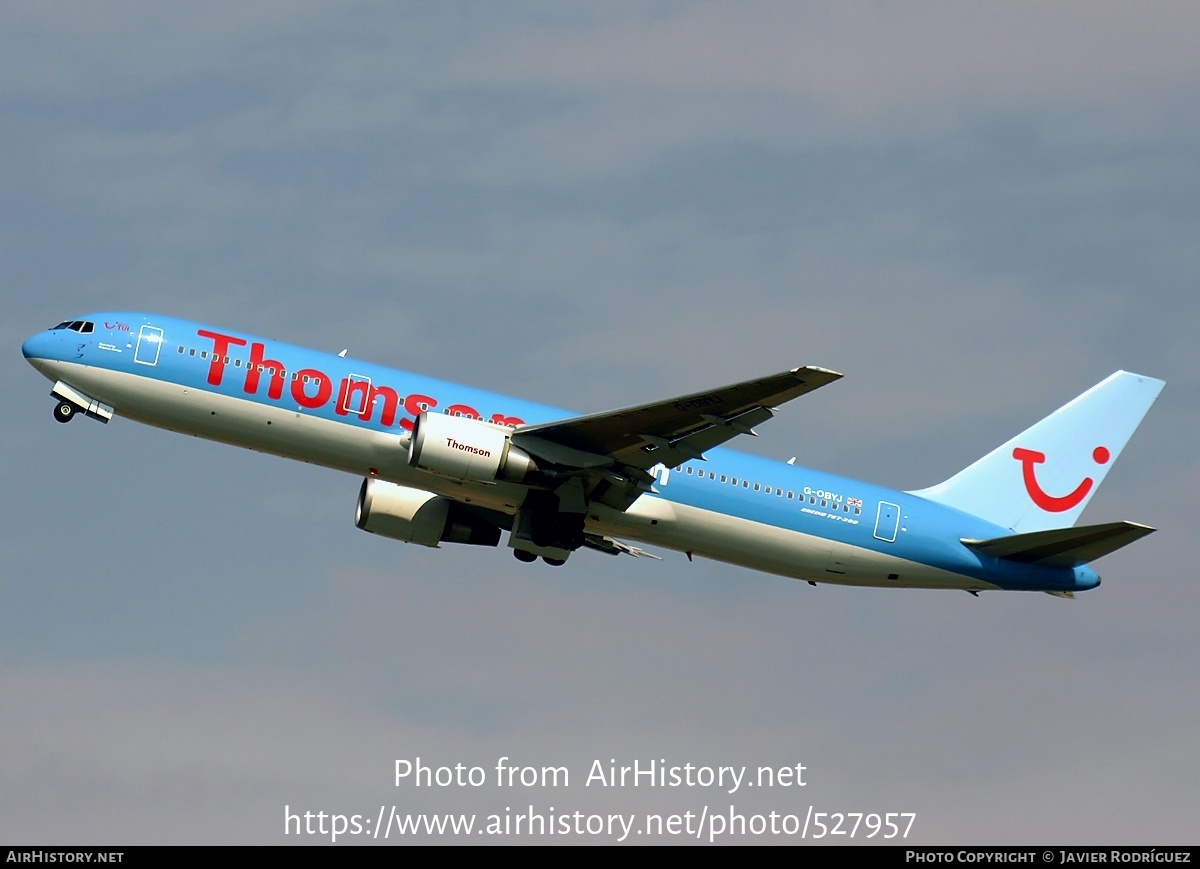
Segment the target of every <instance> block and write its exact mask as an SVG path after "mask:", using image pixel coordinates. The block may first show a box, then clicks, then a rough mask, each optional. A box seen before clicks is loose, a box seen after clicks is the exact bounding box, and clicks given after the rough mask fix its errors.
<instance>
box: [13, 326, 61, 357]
mask: <svg viewBox="0 0 1200 869" xmlns="http://www.w3.org/2000/svg"><path fill="white" fill-rule="evenodd" d="M54 344H55V338H54V335H52V334H51V333H50V332H38V333H37V334H36V335H34V336H33V337H32V338H30V339H29V340H27V341H26V342H25V343H24V344H22V345H21V353H22V354H24V356H25V358H26V359H48V358H51V356H52V355H53V354H52V352H51V349H52V348H53V346H54Z"/></svg>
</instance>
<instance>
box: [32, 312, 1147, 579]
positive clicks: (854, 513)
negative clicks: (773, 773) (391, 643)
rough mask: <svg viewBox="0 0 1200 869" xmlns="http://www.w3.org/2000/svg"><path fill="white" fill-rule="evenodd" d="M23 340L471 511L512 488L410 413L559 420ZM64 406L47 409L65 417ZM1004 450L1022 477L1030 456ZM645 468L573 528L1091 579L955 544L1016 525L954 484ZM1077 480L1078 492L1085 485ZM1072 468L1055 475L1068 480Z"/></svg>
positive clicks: (756, 553)
mask: <svg viewBox="0 0 1200 869" xmlns="http://www.w3.org/2000/svg"><path fill="white" fill-rule="evenodd" d="M23 352H24V355H25V358H26V359H27V360H28V361H29V362H30V364H31V365H33V367H34V368H36V369H37V370H38V371H39V372H41V373H42V374H43V375H44V376H46V377H47V378H48V379H50V380H51V381H53V382H55V384H56V386H55V392H54V395H55V396H56V397H57V398H59V399H60V400H62V401H63V402H64V403H66V404H68V405H70V408H74V409H76V410H82V411H84V412H86V413H89V414H90V415H92V416H97V417H99V418H102V419H105V418H107V417H108V416H111V415H113V414H116V415H119V416H124V417H128V418H130V419H134V420H137V421H139V422H143V423H146V424H149V425H153V426H157V427H160V428H165V429H169V430H172V431H178V432H183V433H187V434H191V435H196V436H199V437H204V438H208V439H212V440H216V441H221V442H224V443H229V444H234V445H237V446H241V447H246V448H249V449H253V450H258V451H261V452H265V453H272V454H275V455H278V456H283V457H286V458H290V459H297V460H301V461H305V462H310V463H314V464H319V465H324V466H326V467H330V468H335V469H337V470H341V471H346V472H348V473H351V474H355V475H358V476H360V477H364V478H368V479H372V478H374V479H379V480H383V481H387V482H390V483H395V484H399V485H400V486H404V487H410V488H412V489H415V490H421V491H423V492H432V493H435V494H436V495H439V496H442V497H443V498H446V499H449V500H450V501H452V502H454V503H456V504H459V505H463V506H465V507H467V508H469V509H473V510H478V511H480V514H481V515H487V516H497V517H512V516H514V515H515V514H516V513H517V511H518V510H519V509H520V508H521V505H522V502H523V500H524V499H525V497H526V495H527V492H528V488H529V487H528V486H527V485H525V484H523V483H515V482H505V481H503V480H499V481H488V482H480V481H473V480H462V479H454V478H452V477H448V476H445V475H442V474H438V473H433V472H430V471H428V470H423V469H422V468H420V467H416V466H414V465H413V464H411V463H410V461H409V455H408V453H409V443H410V439H411V433H412V430H413V427H414V423H415V422H416V421H417V418H418V416H420V415H421V414H422V413H423V412H424V413H427V414H437V413H441V414H446V415H449V416H453V417H461V418H466V419H474V420H481V421H484V422H487V423H492V424H494V425H496V426H503V427H508V428H510V429H513V430H515V431H520V430H521V427H522V426H528V425H534V424H541V423H551V422H553V421H555V420H563V419H569V418H572V417H574V416H575V415H574V414H572V413H571V412H568V411H564V410H561V409H558V408H553V407H547V406H545V405H540V404H534V403H531V402H528V401H523V400H520V399H516V398H511V397H508V396H503V395H497V394H495V393H491V392H486V391H483V390H479V389H473V388H471V387H468V386H462V385H459V384H455V383H449V382H446V381H442V380H436V379H433V378H429V377H423V376H420V375H416V374H411V373H408V372H404V371H398V370H395V369H391V368H386V367H383V366H379V365H374V364H371V363H368V362H364V361H361V360H358V359H351V358H346V357H344V356H337V355H332V354H326V353H321V352H318V351H314V350H310V349H305V348H303V347H297V346H292V345H288V344H284V343H280V342H277V341H273V340H267V339H263V338H258V337H255V336H252V335H246V334H243V333H240V332H235V331H230V330H226V329H218V328H214V327H210V326H205V325H201V324H197V323H193V322H188V321H185V320H180V319H175V318H171V317H162V316H154V315H147V314H140V313H98V314H91V315H87V316H86V317H83V318H80V319H79V320H73V321H67V322H65V323H63V324H60V326H58V327H56V328H54V329H51V330H47V331H44V332H41V333H38V334H37V335H34V336H33V337H31V338H30V339H29V340H28V341H26V342H25V344H24V347H23ZM1114 376H1115V375H1114ZM1153 382H1154V383H1158V382H1157V381H1153ZM1159 387H1161V384H1159ZM1155 394H1157V390H1156V391H1155ZM1151 400H1152V399H1151ZM1147 406H1148V405H1147ZM61 407H62V405H60V408H61ZM70 408H68V410H66V411H62V413H63V414H64V415H66V416H67V417H68V418H69V415H70V413H69V410H70ZM1064 410H1065V408H1064ZM1142 412H1143V413H1144V410H1143V411H1142ZM1138 419H1139V420H1140V415H1139V416H1138ZM1134 425H1135V426H1136V421H1135V423H1134ZM1031 431H1032V430H1031ZM1126 437H1127V436H1126ZM1121 446H1123V443H1121V444H1110V445H1109V447H1103V449H1105V453H1104V454H1103V456H1102V457H1103V458H1104V464H1108V461H1109V459H1108V450H1109V448H1112V450H1113V456H1114V457H1115V451H1116V450H1119V449H1120V447H1121ZM1089 448H1090V447H1089ZM1100 449H1102V447H1097V448H1096V451H1095V453H1094V454H1095V455H1100V453H1099V450H1100ZM1017 452H1018V455H1019V451H1017ZM1026 452H1028V451H1026ZM981 461H983V460H981ZM1009 461H1010V462H1011V465H1012V471H1013V473H1014V474H1017V475H1019V474H1020V473H1021V472H1022V471H1024V472H1025V474H1026V477H1025V481H1026V484H1027V485H1030V484H1029V479H1030V477H1029V474H1030V473H1032V472H1031V471H1030V470H1029V468H1031V467H1033V466H1032V465H1031V464H1028V463H1026V464H1025V465H1023V464H1022V462H1020V461H1017V460H1015V459H1011V457H1009ZM1095 461H1099V459H1096V460H1095ZM1034 470H1035V471H1036V468H1034ZM1105 470H1106V468H1105ZM651 473H652V474H653V475H654V482H653V487H652V488H650V489H648V490H647V491H645V492H643V493H642V494H641V495H640V496H638V497H636V499H635V500H633V502H632V504H631V505H630V506H628V508H626V509H619V508H617V507H613V506H609V505H606V504H604V503H601V502H599V501H596V502H592V503H587V504H586V505H584V507H583V508H581V509H584V510H586V515H585V516H584V518H583V522H584V530H585V532H586V533H587V534H590V535H602V536H612V537H620V538H626V539H633V540H636V541H638V542H641V543H645V544H650V545H656V546H661V547H666V548H669V549H675V550H679V551H682V552H686V553H687V554H688V555H689V557H691V556H692V555H699V556H703V557H706V558H712V559H717V560H720V561H725V562H729V563H733V564H738V565H742V566H745V567H749V568H752V569H756V570H763V571H767V572H770V573H775V574H779V575H782V576H788V577H794V578H798V579H804V580H809V581H812V582H831V583H841V584H847V585H869V586H896V587H908V588H914V587H919V588H959V589H967V590H983V589H1013V590H1039V591H1049V592H1054V593H1065V592H1075V591H1082V590H1086V589H1091V588H1094V587H1095V586H1097V585H1099V583H1100V579H1099V577H1098V576H1097V574H1096V573H1095V572H1094V571H1093V570H1092V569H1091V568H1090V567H1088V566H1086V564H1075V565H1067V566H1064V565H1063V564H1061V563H1058V562H1055V560H1054V559H1053V558H1051V559H1045V558H1041V559H1032V560H1031V559H1028V558H1027V559H1024V560H1014V559H1013V558H1010V557H996V556H994V555H992V554H988V552H987V551H981V550H980V548H978V547H976V548H972V546H970V545H967V544H966V543H965V542H964V541H995V540H997V539H1000V538H1006V537H1008V536H1011V535H1014V533H1015V531H1014V528H1015V529H1016V531H1018V532H1019V531H1021V530H1023V529H1022V528H1020V527H1017V526H1016V525H1015V524H1014V523H1009V524H1008V525H1004V524H997V522H995V521H989V520H988V519H987V518H982V517H981V516H979V515H974V514H973V513H972V512H967V511H966V510H964V509H960V508H959V507H958V506H954V505H955V504H956V503H957V501H961V500H962V498H961V493H960V495H959V496H947V497H945V498H938V497H937V494H938V487H934V489H931V490H927V492H928V493H930V494H931V496H930V497H926V496H925V494H924V493H923V494H914V493H909V492H899V491H894V490H890V489H886V488H882V487H880V486H875V485H871V484H869V483H863V482H860V481H857V480H852V479H847V478H844V477H839V476H834V475H831V474H827V473H822V472H820V471H814V470H811V469H808V468H803V467H799V466H795V465H791V464H786V463H783V462H779V461H773V460H769V459H765V458H760V457H757V456H752V455H748V454H744V453H741V452H737V451H734V450H730V449H721V448H714V449H711V450H707V451H706V453H705V456H704V459H703V460H700V459H696V460H692V461H685V462H680V463H677V464H675V465H674V466H672V467H664V466H662V465H657V466H655V467H653V468H652V469H651ZM964 473H965V472H964ZM1093 476H1097V477H1099V475H1098V474H1093ZM1086 480H1087V483H1088V485H1087V486H1086V487H1084V486H1083V484H1080V485H1079V487H1078V488H1086V489H1089V490H1090V489H1091V488H1093V486H1092V483H1091V478H1090V477H1088V478H1086ZM949 482H950V481H948V483H949ZM1076 482H1078V481H1077V480H1076V481H1065V482H1063V483H1061V484H1056V485H1059V486H1060V490H1061V491H1068V490H1069V489H1070V488H1072V487H1075V483H1076ZM1097 482H1098V480H1097ZM1047 485H1048V484H1047ZM1062 487H1066V488H1062ZM1031 494H1033V492H1031ZM1090 494H1091V492H1090V491H1085V492H1084V495H1085V496H1088V497H1090ZM956 497H957V501H956ZM1064 500H1065V499H1064ZM1072 507H1073V508H1074V507H1075V505H1072ZM1078 509H1079V510H1081V509H1082V506H1079V507H1078ZM1074 515H1077V512H1076V513H1075V514H1074ZM992 518H996V517H992ZM506 527H508V526H506ZM1030 527H1032V526H1030ZM1039 527H1043V526H1039ZM626 551H628V550H626ZM1047 561H1049V562H1050V563H1047Z"/></svg>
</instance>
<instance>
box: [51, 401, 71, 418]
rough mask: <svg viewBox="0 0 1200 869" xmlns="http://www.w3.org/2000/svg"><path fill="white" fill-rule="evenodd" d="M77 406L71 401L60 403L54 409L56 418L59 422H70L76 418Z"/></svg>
mask: <svg viewBox="0 0 1200 869" xmlns="http://www.w3.org/2000/svg"><path fill="white" fill-rule="evenodd" d="M75 410H76V408H75V405H73V404H71V402H69V401H60V402H59V403H58V404H57V405H55V407H54V418H55V419H56V420H58V421H59V422H70V421H71V420H73V419H74V418H75Z"/></svg>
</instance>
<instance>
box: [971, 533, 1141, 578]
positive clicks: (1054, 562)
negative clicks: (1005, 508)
mask: <svg viewBox="0 0 1200 869" xmlns="http://www.w3.org/2000/svg"><path fill="white" fill-rule="evenodd" d="M1154 530H1155V529H1153V528H1151V527H1150V526H1149V525H1140V524H1138V523H1137V522H1107V523H1105V524H1103V525H1082V526H1078V527H1071V528H1053V529H1051V530H1049V531H1032V532H1030V533H1028V534H1012V535H1009V536H1007V537H993V538H992V539H990V540H970V539H966V538H964V539H963V541H962V543H963V545H964V546H966V547H967V548H969V549H971V550H973V551H975V552H978V553H979V554H980V555H988V556H991V557H992V558H1006V559H1008V560H1009V561H1020V562H1025V563H1027V564H1042V565H1046V566H1047V567H1079V566H1080V565H1081V564H1087V563H1088V562H1090V561H1095V560H1096V559H1097V558H1100V557H1101V556H1104V555H1108V554H1109V553H1110V552H1115V551H1116V550H1118V549H1120V548H1121V547H1122V546H1128V545H1129V544H1130V543H1133V542H1134V541H1135V540H1140V539H1141V538H1143V537H1145V536H1146V535H1147V534H1151V533H1153V532H1154Z"/></svg>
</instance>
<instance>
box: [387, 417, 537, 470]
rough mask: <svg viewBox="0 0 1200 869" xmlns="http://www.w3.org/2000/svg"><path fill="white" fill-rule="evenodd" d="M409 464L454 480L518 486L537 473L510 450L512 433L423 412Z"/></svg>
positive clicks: (527, 459)
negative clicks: (503, 483)
mask: <svg viewBox="0 0 1200 869" xmlns="http://www.w3.org/2000/svg"><path fill="white" fill-rule="evenodd" d="M408 463H409V464H410V465H412V466H413V467H414V468H420V469H421V470H423V471H432V472H433V473H435V474H441V475H443V476H446V477H452V478H454V479H456V480H474V481H481V482H489V481H493V480H506V481H508V482H510V483H520V482H523V481H526V480H528V479H529V478H530V477H531V476H533V474H535V473H536V472H537V470H538V467H537V463H536V462H535V461H534V460H533V458H532V457H531V456H530V455H529V454H528V453H527V452H525V451H524V450H523V449H521V448H520V447H517V446H513V443H512V432H511V431H510V430H509V429H507V428H504V427H503V426H498V425H492V424H491V423H487V422H481V421H479V420H477V419H471V418H470V417H465V416H447V415H446V414H441V413H429V412H428V411H425V412H423V413H421V414H420V415H419V416H418V417H417V421H416V423H415V424H414V426H413V433H412V441H411V442H410V445H409V448H408Z"/></svg>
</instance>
